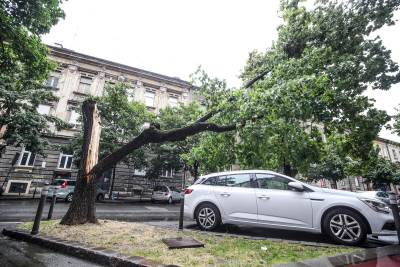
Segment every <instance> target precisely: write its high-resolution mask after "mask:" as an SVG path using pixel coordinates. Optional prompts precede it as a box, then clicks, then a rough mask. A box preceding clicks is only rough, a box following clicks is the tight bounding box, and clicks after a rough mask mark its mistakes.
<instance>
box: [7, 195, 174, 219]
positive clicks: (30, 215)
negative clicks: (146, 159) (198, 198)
mask: <svg viewBox="0 0 400 267" xmlns="http://www.w3.org/2000/svg"><path fill="white" fill-rule="evenodd" d="M38 203H39V202H38V200H0V222H20V221H33V219H34V217H35V214H36V209H37V206H38ZM49 207H50V202H49V201H47V202H46V204H45V207H44V210H43V217H42V218H43V219H45V218H47V213H48V210H49ZM68 207H69V203H65V202H63V201H58V202H57V203H56V205H55V207H54V212H53V219H60V218H61V217H62V216H63V215H64V214H65V213H66V212H67V210H68ZM96 213H97V216H98V218H99V219H113V220H124V221H145V220H168V219H177V218H178V215H179V204H173V205H167V204H151V203H148V202H142V203H96Z"/></svg>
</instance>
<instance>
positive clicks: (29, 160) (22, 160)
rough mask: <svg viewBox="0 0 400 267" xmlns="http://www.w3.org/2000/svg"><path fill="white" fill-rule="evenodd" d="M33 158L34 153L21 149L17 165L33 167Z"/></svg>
mask: <svg viewBox="0 0 400 267" xmlns="http://www.w3.org/2000/svg"><path fill="white" fill-rule="evenodd" d="M35 158H36V155H35V153H31V152H30V151H28V150H25V149H24V148H23V149H22V152H21V155H20V156H19V159H18V165H19V166H24V167H33V164H34V163H35Z"/></svg>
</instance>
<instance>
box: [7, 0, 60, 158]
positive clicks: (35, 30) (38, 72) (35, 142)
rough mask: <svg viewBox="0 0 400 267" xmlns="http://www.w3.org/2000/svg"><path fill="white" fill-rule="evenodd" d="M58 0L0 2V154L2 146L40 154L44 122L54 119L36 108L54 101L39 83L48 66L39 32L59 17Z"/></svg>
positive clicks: (51, 66) (42, 147) (44, 78)
mask: <svg viewBox="0 0 400 267" xmlns="http://www.w3.org/2000/svg"><path fill="white" fill-rule="evenodd" d="M60 3H61V1H59V0H26V1H16V0H7V1H0V155H1V152H2V150H3V149H4V148H5V146H6V145H15V146H20V145H24V146H26V147H27V148H28V149H29V150H31V151H34V152H43V149H44V147H45V145H46V144H47V142H46V139H44V138H42V134H46V133H47V134H51V130H50V129H51V128H49V127H48V125H49V124H53V125H55V126H56V127H58V128H59V127H65V126H66V125H65V124H63V123H62V122H61V121H60V120H58V119H56V118H54V117H51V116H47V115H41V114H39V113H38V112H37V110H36V109H37V107H38V105H39V104H44V103H51V102H52V101H55V100H56V98H55V97H54V95H53V93H52V91H51V90H47V89H46V88H44V86H43V84H44V81H45V80H46V79H47V75H48V73H49V71H50V70H51V69H52V68H53V67H54V66H53V65H52V64H51V62H50V61H49V60H48V59H47V47H46V46H45V45H44V44H42V43H41V39H40V36H41V35H42V34H45V33H48V32H49V31H50V28H51V27H52V26H53V25H55V24H56V23H57V22H58V20H59V19H61V18H63V17H64V12H63V11H62V10H61V8H60Z"/></svg>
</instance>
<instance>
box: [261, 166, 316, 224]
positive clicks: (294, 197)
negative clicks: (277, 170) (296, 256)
mask: <svg viewBox="0 0 400 267" xmlns="http://www.w3.org/2000/svg"><path fill="white" fill-rule="evenodd" d="M256 178H257V185H258V188H257V189H256V196H257V198H256V199H257V208H258V220H259V222H260V223H263V224H269V225H279V226H288V227H300V228H312V226H313V225H312V221H313V220H312V216H313V214H312V206H311V200H310V196H309V193H308V192H306V191H302V192H299V191H296V190H293V189H290V188H289V187H288V183H289V182H291V181H292V180H290V179H288V178H286V177H283V176H278V175H275V174H267V173H257V174H256Z"/></svg>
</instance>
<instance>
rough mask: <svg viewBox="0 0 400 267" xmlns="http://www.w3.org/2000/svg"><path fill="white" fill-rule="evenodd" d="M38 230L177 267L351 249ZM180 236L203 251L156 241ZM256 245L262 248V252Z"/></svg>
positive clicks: (139, 230)
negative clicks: (172, 247)
mask: <svg viewBox="0 0 400 267" xmlns="http://www.w3.org/2000/svg"><path fill="white" fill-rule="evenodd" d="M19 227H20V228H23V229H27V230H30V229H31V228H32V223H24V224H21V225H19ZM40 232H41V233H44V234H47V235H50V236H54V237H58V238H62V239H65V240H71V241H79V242H81V243H83V244H86V245H88V246H96V247H105V248H110V249H113V250H115V251H117V252H120V253H123V254H126V255H130V256H142V257H145V258H148V259H151V260H154V261H157V262H160V263H164V264H176V265H180V266H210V265H211V266H215V265H218V266H271V265H275V264H283V263H288V262H296V261H301V260H305V259H309V258H314V257H318V256H333V255H337V254H341V253H349V252H351V251H354V249H353V248H346V247H339V246H338V247H336V246H331V247H313V246H306V245H301V244H295V243H290V242H284V241H282V242H278V241H269V240H250V239H244V238H236V237H220V236H214V235H212V234H204V233H201V232H194V231H183V232H181V231H177V230H171V229H166V228H159V227H155V226H150V225H146V224H141V223H128V222H117V221H109V220H101V221H100V222H99V223H98V224H85V225H78V226H65V225H60V224H59V221H58V220H55V221H43V222H42V223H41V225H40ZM185 236H186V237H192V238H194V239H197V240H199V241H201V242H203V243H204V244H205V247H204V248H188V249H178V250H169V249H168V248H167V246H166V245H165V244H164V243H162V241H161V239H163V238H171V237H185ZM261 247H266V248H267V249H266V250H262V249H261Z"/></svg>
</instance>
